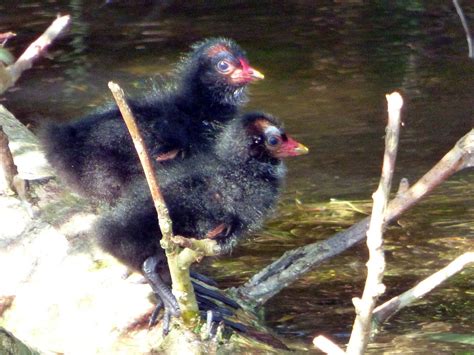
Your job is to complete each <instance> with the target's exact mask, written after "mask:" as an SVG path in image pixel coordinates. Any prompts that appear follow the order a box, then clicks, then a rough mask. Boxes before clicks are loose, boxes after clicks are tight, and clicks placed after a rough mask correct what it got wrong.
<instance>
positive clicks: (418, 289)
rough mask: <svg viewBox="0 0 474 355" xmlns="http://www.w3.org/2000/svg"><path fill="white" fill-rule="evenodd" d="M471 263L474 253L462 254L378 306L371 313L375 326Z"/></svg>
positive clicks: (473, 259) (473, 260) (473, 261)
mask: <svg viewBox="0 0 474 355" xmlns="http://www.w3.org/2000/svg"><path fill="white" fill-rule="evenodd" d="M472 263H474V252H467V253H464V254H462V255H461V256H458V257H457V258H456V259H454V261H452V262H451V263H449V265H447V266H445V267H444V268H442V269H441V270H439V271H437V272H436V273H434V274H433V275H431V276H429V277H427V278H426V279H424V280H423V281H421V282H420V283H418V284H417V285H416V286H415V287H413V288H411V289H410V290H408V291H405V292H404V293H402V294H401V295H399V296H397V297H394V298H392V299H390V300H389V301H387V302H385V303H384V304H382V305H380V306H378V307H377V308H376V309H375V310H374V313H373V315H374V320H375V321H376V323H377V325H379V324H382V323H384V322H385V321H387V320H388V319H389V318H390V317H392V316H393V315H394V314H396V313H397V312H398V311H400V310H401V309H403V308H405V307H406V306H408V305H410V304H412V303H413V302H415V301H417V300H418V299H420V298H421V297H423V296H424V295H426V294H427V293H428V292H430V291H431V290H432V289H434V288H435V287H436V286H439V285H440V284H441V283H442V282H444V281H446V280H447V279H448V278H450V277H451V276H453V275H455V274H456V273H458V272H460V271H462V270H463V269H464V268H465V267H466V266H468V265H469V264H472Z"/></svg>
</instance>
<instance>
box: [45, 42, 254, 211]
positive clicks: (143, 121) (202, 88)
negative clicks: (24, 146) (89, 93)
mask: <svg viewBox="0 0 474 355" xmlns="http://www.w3.org/2000/svg"><path fill="white" fill-rule="evenodd" d="M262 78H263V75H262V74H261V73H259V72H258V71H257V70H255V69H253V68H252V67H250V65H249V63H248V60H247V58H246V55H245V52H244V51H243V50H242V49H241V48H240V47H239V46H238V45H237V44H236V43H235V42H234V41H232V40H230V39H225V38H213V39H207V40H204V41H202V42H199V43H196V44H194V45H193V46H192V50H191V52H190V53H189V54H187V55H186V56H185V57H184V58H183V59H182V60H181V61H180V63H179V64H178V65H177V68H176V70H175V72H174V75H173V76H172V79H169V80H168V81H165V82H163V83H162V85H159V86H157V87H156V88H155V89H154V90H153V92H152V93H147V95H145V97H143V98H139V99H132V100H130V101H129V104H130V107H131V109H132V111H133V113H134V115H135V117H136V119H137V123H138V126H139V127H140V131H141V132H142V135H143V137H144V139H145V143H146V145H147V147H148V149H149V150H150V152H151V154H152V157H153V159H154V160H156V161H158V162H163V164H166V163H164V162H165V161H169V160H171V159H173V158H175V157H176V156H178V155H179V156H180V157H183V156H184V157H189V156H190V155H192V154H195V153H198V152H199V151H206V150H208V149H209V148H210V146H211V145H212V142H213V140H214V138H215V136H216V134H217V133H218V132H219V131H220V130H221V127H222V125H223V124H225V123H226V122H227V121H229V120H230V119H231V118H232V117H234V116H235V114H236V112H237V111H238V109H239V108H240V107H241V106H242V105H243V104H244V103H245V102H246V101H247V95H246V92H247V85H248V84H249V83H250V82H253V81H255V80H257V79H262ZM40 136H41V137H42V142H43V145H44V147H45V150H46V155H47V158H48V160H49V162H50V163H51V165H52V166H53V167H54V168H56V170H57V172H58V175H59V176H60V177H61V178H62V179H63V180H64V181H65V182H66V183H67V184H68V185H69V186H70V187H71V188H72V189H73V190H75V191H76V192H79V193H80V194H82V195H84V196H86V197H89V198H91V199H93V200H98V201H105V202H108V203H113V202H114V201H116V200H117V199H118V198H119V197H120V196H121V194H122V193H123V191H125V190H126V189H127V186H128V185H129V184H130V182H131V181H133V180H134V178H135V177H136V176H140V175H142V174H143V172H142V168H141V165H140V162H139V159H138V156H137V153H136V151H135V148H134V146H133V143H132V140H131V138H130V135H129V133H128V131H127V129H126V126H125V123H124V122H123V119H122V116H121V114H120V112H119V110H118V108H117V107H116V105H111V106H108V107H105V108H102V109H101V110H99V111H97V112H95V113H93V114H91V115H89V116H87V117H85V118H82V119H79V120H78V121H74V122H70V123H66V124H48V125H45V127H44V128H43V129H42V130H41V132H40Z"/></svg>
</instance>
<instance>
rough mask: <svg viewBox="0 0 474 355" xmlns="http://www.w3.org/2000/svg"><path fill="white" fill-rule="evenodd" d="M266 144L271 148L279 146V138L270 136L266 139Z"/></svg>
mask: <svg viewBox="0 0 474 355" xmlns="http://www.w3.org/2000/svg"><path fill="white" fill-rule="evenodd" d="M267 144H268V145H269V146H271V147H275V146H277V145H279V144H280V138H278V137H277V136H273V135H272V136H270V137H268V138H267Z"/></svg>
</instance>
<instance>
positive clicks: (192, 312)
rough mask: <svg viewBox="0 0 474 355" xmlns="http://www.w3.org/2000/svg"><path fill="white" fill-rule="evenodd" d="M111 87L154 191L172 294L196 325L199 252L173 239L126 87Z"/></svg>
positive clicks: (188, 320) (187, 320) (184, 315)
mask: <svg viewBox="0 0 474 355" xmlns="http://www.w3.org/2000/svg"><path fill="white" fill-rule="evenodd" d="M109 89H110V91H112V94H113V95H114V98H115V100H116V102H117V105H118V106H119V109H120V112H121V113H122V116H123V119H124V121H125V123H126V125H127V128H128V130H129V132H130V135H131V136H132V139H133V143H134V144H135V148H136V150H137V153H138V156H139V157H140V162H141V163H142V166H143V170H144V171H145V176H146V179H147V182H148V185H149V186H150V191H151V195H152V197H153V201H154V204H155V208H156V212H157V214H158V221H159V226H160V229H161V233H162V235H163V238H162V239H161V245H162V247H163V249H164V250H165V252H166V257H167V259H168V267H169V270H170V274H171V280H172V283H173V294H174V295H175V297H176V299H177V301H178V303H179V306H180V310H181V317H182V318H183V321H184V323H185V324H186V325H187V326H188V327H193V326H194V325H196V322H197V321H198V320H199V308H198V305H197V301H196V296H195V294H194V289H193V286H192V284H191V278H190V276H189V266H190V265H191V264H192V263H193V262H194V261H196V252H194V251H192V250H190V249H184V250H182V251H180V248H179V247H178V246H177V245H176V244H175V243H173V240H172V239H173V225H172V221H171V219H170V217H169V213H168V208H167V207H166V203H165V201H164V199H163V195H162V194H161V190H160V187H159V185H158V181H157V179H156V177H155V174H154V169H153V164H152V162H151V159H150V157H149V155H148V152H147V150H146V147H145V143H144V141H143V138H142V137H141V134H140V132H139V129H138V126H137V124H136V122H135V119H134V117H133V114H132V111H131V110H130V107H129V106H128V105H127V102H126V100H125V95H124V92H123V90H122V89H121V88H120V87H119V86H118V85H117V84H116V83H113V82H109Z"/></svg>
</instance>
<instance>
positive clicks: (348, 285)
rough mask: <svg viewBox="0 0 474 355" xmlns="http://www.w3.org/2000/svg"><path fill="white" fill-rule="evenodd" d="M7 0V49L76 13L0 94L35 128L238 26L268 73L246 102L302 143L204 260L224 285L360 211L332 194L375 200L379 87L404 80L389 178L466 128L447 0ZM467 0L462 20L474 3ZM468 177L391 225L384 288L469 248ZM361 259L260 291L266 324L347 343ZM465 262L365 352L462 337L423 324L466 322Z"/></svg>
mask: <svg viewBox="0 0 474 355" xmlns="http://www.w3.org/2000/svg"><path fill="white" fill-rule="evenodd" d="M9 3H10V1H7V2H4V3H2V4H0V19H1V21H0V32H5V31H9V30H12V31H16V32H17V33H18V36H17V38H15V39H14V40H12V41H11V42H10V43H9V44H8V48H10V49H11V50H12V51H13V52H14V54H16V55H18V54H19V53H21V50H22V49H23V48H24V47H25V46H26V45H27V44H28V43H29V42H31V41H32V40H33V39H34V38H35V36H36V35H37V34H38V33H40V32H41V31H42V30H43V29H44V28H45V27H46V26H47V25H48V24H49V23H50V21H51V19H52V18H54V17H55V16H56V14H57V13H69V14H71V16H72V19H73V24H72V28H71V32H70V34H69V35H67V36H66V37H65V38H63V39H62V40H61V41H60V42H59V43H57V44H56V45H55V46H53V47H52V48H51V51H50V55H51V57H52V58H51V59H42V60H40V61H39V62H38V63H37V65H36V66H35V67H34V68H33V69H31V70H30V71H28V72H27V73H26V74H25V75H24V76H23V77H22V79H21V80H20V81H19V83H18V85H17V86H16V87H15V88H14V89H13V90H11V91H10V92H9V93H8V94H7V95H6V97H5V98H3V99H2V103H3V104H5V105H6V106H7V107H8V108H9V109H10V110H11V111H13V113H14V114H16V115H17V116H18V117H19V118H20V119H22V120H23V121H24V122H31V123H32V124H33V126H34V125H35V124H37V122H38V121H39V120H45V119H53V120H68V119H72V118H75V117H79V116H81V115H82V114H84V113H86V112H88V111H90V110H91V109H93V108H94V107H96V106H97V105H100V104H102V103H104V102H105V101H108V100H110V95H109V93H108V90H107V89H106V83H107V82H108V81H109V80H111V79H113V80H117V81H118V82H120V83H123V84H124V86H125V87H127V88H128V90H129V91H130V92H140V89H142V88H144V87H147V86H148V85H149V81H148V80H147V78H148V77H150V76H152V75H154V74H156V73H164V72H167V71H168V70H169V69H170V68H172V64H173V63H174V62H176V60H177V59H178V58H179V54H180V53H182V52H183V51H186V50H187V48H188V46H189V44H191V43H192V42H194V41H196V40H199V39H202V38H203V37H209V36H218V35H224V36H228V37H232V38H234V39H236V40H237V41H238V42H239V43H240V44H241V45H242V46H243V47H244V48H245V49H246V50H247V51H248V54H249V57H250V59H251V62H252V64H253V65H255V67H257V68H258V69H261V70H262V71H263V72H264V73H265V76H266V79H265V81H263V82H262V83H261V84H259V85H257V86H255V87H253V88H252V98H251V102H250V105H249V107H250V108H259V109H262V108H263V109H264V110H266V111H268V112H272V113H274V114H276V115H278V116H280V117H281V118H283V119H284V121H285V123H286V126H287V130H288V131H289V132H291V134H292V135H293V136H295V137H296V138H297V139H298V140H300V141H302V142H305V144H306V145H308V146H309V147H310V148H311V154H310V155H308V156H306V157H303V158H301V159H298V160H294V161H291V162H288V165H289V177H288V184H287V189H286V193H285V195H284V196H283V202H282V208H281V209H280V210H279V212H278V215H277V216H275V218H274V219H273V220H272V221H270V222H269V223H268V226H267V228H266V229H265V230H264V231H262V232H261V233H260V234H259V236H257V237H256V238H253V239H251V241H248V242H246V243H245V244H244V245H243V246H241V247H240V248H239V249H238V250H236V251H235V253H234V254H233V256H232V257H230V258H222V259H219V260H217V261H215V262H214V263H213V264H212V265H209V266H208V268H209V269H212V270H213V273H214V275H215V276H216V278H217V279H219V280H220V281H221V282H222V285H226V286H230V285H237V284H240V283H241V282H243V281H245V280H246V279H247V278H248V277H249V276H251V275H252V274H253V273H254V272H255V271H256V270H258V269H259V268H261V267H263V266H265V265H267V264H268V263H269V262H270V261H271V260H273V259H275V258H276V257H278V256H279V255H281V254H282V252H283V251H285V250H287V249H290V248H292V247H295V246H300V245H304V244H306V243H310V242H313V241H316V240H320V239H324V238H326V237H327V236H329V235H331V234H332V233H334V232H336V231H338V230H341V229H343V228H346V227H347V226H348V225H350V224H351V223H353V222H354V221H357V220H358V219H360V218H361V217H362V216H363V215H362V214H360V213H358V212H357V213H353V212H350V213H347V214H342V215H341V214H340V211H339V212H334V211H333V210H332V209H331V208H330V207H328V206H331V205H327V203H326V202H328V201H329V199H331V198H337V199H338V200H354V204H355V205H356V206H359V207H360V208H361V209H362V210H363V211H369V210H370V203H369V202H368V199H369V198H370V195H371V193H372V191H373V190H374V189H375V186H376V184H377V182H378V176H379V173H380V160H381V155H382V150H383V135H384V125H385V122H386V119H385V116H386V114H385V99H384V95H385V93H387V92H390V91H392V90H400V91H401V92H402V94H403V95H404V97H405V109H404V128H403V130H402V137H401V143H400V152H399V158H398V165H397V173H396V178H395V181H399V179H400V178H401V177H407V178H408V179H409V180H410V181H415V180H416V179H417V178H419V177H420V176H421V175H422V174H423V173H424V172H426V171H427V169H429V168H430V167H431V166H432V165H433V164H434V163H435V162H436V161H437V160H438V159H440V158H441V157H442V156H443V155H444V154H445V152H447V151H448V150H449V149H450V147H451V146H452V145H453V144H454V143H455V142H456V140H457V139H459V138H460V137H461V136H462V135H464V134H465V133H466V132H467V131H468V130H469V129H471V128H472V127H473V117H474V116H473V107H474V105H473V102H474V101H473V92H474V75H473V74H474V62H473V61H472V60H469V59H468V58H467V45H466V41H465V37H464V33H463V31H462V28H461V25H460V23H459V20H458V17H457V15H456V13H455V11H454V8H453V7H452V4H451V2H450V1H430V2H422V1H393V2H388V1H374V2H371V3H370V4H368V3H367V2H364V1H347V2H334V1H318V2H313V1H296V0H295V1H288V2H285V3H284V5H283V4H281V3H279V2H274V1H261V2H258V3H257V2H242V1H198V2H192V5H191V4H190V3H188V2H184V1H171V0H168V1H136V2H130V1H126V0H115V1H108V2H107V3H106V2H102V3H101V2H98V1H80V0H75V1H54V0H50V1H22V2H20V3H19V4H16V5H15V6H11V4H9ZM463 6H464V7H465V11H466V16H467V17H468V19H470V20H471V24H472V23H473V22H472V21H473V19H474V6H473V5H472V4H468V3H467V2H464V3H463ZM471 27H472V26H471ZM473 181H474V178H473V176H472V171H471V172H463V173H461V174H458V175H457V176H455V177H454V178H452V179H451V180H450V181H449V182H448V183H446V184H444V185H443V186H442V187H441V188H440V189H438V190H437V191H436V192H435V193H434V194H433V195H432V196H431V197H430V198H429V199H427V200H426V201H425V202H423V203H421V204H420V205H419V206H418V207H416V208H415V209H414V210H413V211H411V212H409V213H407V214H406V215H405V216H403V218H402V219H401V220H400V222H399V225H398V226H393V227H391V228H390V229H389V231H388V233H387V242H386V245H387V260H388V274H387V277H386V280H385V281H386V284H387V286H388V294H387V295H386V296H384V297H385V298H388V297H391V296H393V295H396V294H399V293H400V292H402V291H404V290H405V289H407V288H408V287H410V286H411V285H413V284H414V283H415V282H416V281H417V280H420V279H421V278H422V277H424V276H427V275H429V274H430V273H431V272H433V271H434V270H436V269H438V268H440V267H442V266H444V265H445V264H447V263H448V262H449V260H451V259H453V258H454V257H456V256H457V255H459V254H461V253H462V252H463V251H466V250H468V249H469V248H472V235H473V231H474V225H473V222H472V221H473V219H474V203H473V196H474V191H473ZM295 200H298V201H300V204H296V203H295ZM301 206H302V207H301ZM334 214H335V215H334ZM365 260H366V252H365V248H364V246H363V245H360V246H357V247H355V248H353V249H351V250H349V251H347V252H346V253H344V254H343V255H341V256H340V257H337V258H334V259H333V260H331V261H330V262H327V263H325V264H323V265H320V266H319V267H318V268H317V270H315V271H313V272H312V273H311V274H309V275H308V276H307V277H306V278H304V279H303V280H301V281H299V282H297V283H296V284H295V285H293V286H292V288H291V289H287V290H285V291H284V292H282V293H281V294H280V295H278V296H277V297H275V299H273V300H271V301H270V302H269V304H268V307H267V308H266V312H267V319H268V321H269V323H270V324H271V325H272V326H274V328H275V329H276V330H277V331H278V332H280V333H281V334H283V335H284V336H286V337H288V338H289V339H304V340H305V341H308V342H309V341H310V340H311V338H312V337H313V336H314V335H316V334H318V333H319V332H324V334H326V335H329V336H331V337H333V338H335V339H337V340H339V341H341V342H343V341H345V340H346V339H347V338H346V337H347V332H348V331H349V330H350V327H351V323H352V318H353V309H352V305H351V298H352V297H354V296H356V295H359V294H360V291H361V287H362V285H363V274H364V267H365V266H364V263H365ZM472 276H473V275H472V271H466V272H464V273H463V274H461V275H459V276H456V277H455V278H454V279H452V280H451V281H449V282H448V283H447V284H446V285H445V286H443V287H441V288H439V289H437V290H436V291H435V292H433V293H432V294H431V295H430V296H429V297H427V298H426V299H424V300H422V301H420V302H419V303H418V304H417V305H415V306H413V307H410V308H409V309H408V310H405V311H403V312H402V313H401V314H400V315H398V316H396V317H395V318H394V319H393V320H391V321H390V322H389V323H388V324H387V325H386V326H385V327H384V329H385V330H386V332H381V334H380V335H379V336H378V337H377V339H376V341H377V343H376V344H374V345H373V346H372V350H371V351H373V352H380V351H393V350H394V349H395V348H396V349H397V350H398V351H402V349H411V350H413V349H415V350H416V351H419V352H424V351H427V350H429V349H430V348H431V349H432V348H433V347H435V348H436V349H439V350H440V351H441V352H443V351H445V352H448V353H449V352H455V351H463V350H465V349H467V346H468V345H466V344H464V343H463V342H462V341H454V342H450V341H449V340H446V339H444V340H443V339H441V340H440V339H439V338H438V339H435V338H434V337H433V336H432V335H433V334H447V333H449V334H451V333H454V334H457V333H459V334H469V333H472V332H473V331H474V319H473V317H474V316H473V313H472V309H473V308H474V299H473V293H472ZM469 280H471V281H469ZM471 340H472V339H471ZM471 345H472V344H471Z"/></svg>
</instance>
